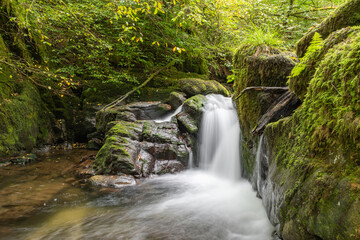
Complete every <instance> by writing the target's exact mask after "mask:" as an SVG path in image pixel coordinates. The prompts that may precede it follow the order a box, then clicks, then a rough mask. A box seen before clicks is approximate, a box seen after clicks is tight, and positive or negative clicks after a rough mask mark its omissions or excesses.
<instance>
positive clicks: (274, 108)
mask: <svg viewBox="0 0 360 240" xmlns="http://www.w3.org/2000/svg"><path fill="white" fill-rule="evenodd" d="M300 105H301V100H300V99H299V98H298V97H297V96H296V95H295V94H294V93H292V92H290V91H289V90H287V91H286V92H285V93H284V94H283V95H281V96H280V97H279V99H278V100H277V101H276V102H275V103H274V104H273V105H271V106H270V107H269V109H268V110H267V111H266V113H265V114H264V115H263V116H262V117H261V118H260V120H259V121H258V124H257V126H256V128H255V129H254V130H253V131H252V134H253V135H261V134H262V133H263V132H264V130H265V127H266V126H267V125H268V124H269V123H271V122H276V121H278V120H279V119H281V118H284V117H287V116H289V115H290V114H292V113H293V112H294V110H295V109H297V108H298V107H299V106H300Z"/></svg>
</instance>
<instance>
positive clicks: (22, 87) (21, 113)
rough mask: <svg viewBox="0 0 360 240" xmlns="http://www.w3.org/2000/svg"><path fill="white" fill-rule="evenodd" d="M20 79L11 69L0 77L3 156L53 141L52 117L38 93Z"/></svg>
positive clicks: (0, 122)
mask: <svg viewBox="0 0 360 240" xmlns="http://www.w3.org/2000/svg"><path fill="white" fill-rule="evenodd" d="M5 69H7V68H6V67H5V66H4V68H3V70H5ZM19 77H20V76H18V75H17V73H15V72H13V71H11V70H9V69H7V70H5V71H3V72H2V74H1V75H0V89H1V90H0V133H1V134H0V156H3V155H6V154H13V153H15V152H17V151H21V150H28V151H30V150H31V149H32V148H33V147H34V146H36V145H37V144H41V143H51V142H52V133H51V126H50V114H49V113H48V112H46V110H45V109H46V108H45V106H44V105H43V104H42V102H41V98H40V95H39V92H38V90H37V89H36V87H34V85H32V84H31V83H30V81H29V80H27V79H23V80H22V81H21V82H19Z"/></svg>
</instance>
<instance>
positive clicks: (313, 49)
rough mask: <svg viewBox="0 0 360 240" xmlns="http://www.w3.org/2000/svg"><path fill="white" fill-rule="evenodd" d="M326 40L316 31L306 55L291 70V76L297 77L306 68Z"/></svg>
mask: <svg viewBox="0 0 360 240" xmlns="http://www.w3.org/2000/svg"><path fill="white" fill-rule="evenodd" d="M323 45H324V40H323V39H322V37H321V35H320V33H318V32H315V34H314V36H313V39H312V40H311V42H310V46H309V47H308V48H307V50H306V53H305V55H304V57H302V58H300V62H299V63H298V64H296V66H295V67H294V69H293V70H292V72H291V77H297V76H299V75H300V74H301V72H302V71H304V69H305V68H306V65H307V63H308V61H309V60H311V59H313V58H314V55H315V54H316V53H317V52H318V51H319V50H320V49H321V48H322V47H323Z"/></svg>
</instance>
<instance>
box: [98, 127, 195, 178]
mask: <svg viewBox="0 0 360 240" xmlns="http://www.w3.org/2000/svg"><path fill="white" fill-rule="evenodd" d="M107 126H108V128H110V129H109V130H108V131H107V133H106V140H105V144H104V145H103V147H102V148H101V149H100V151H99V152H98V154H97V156H96V159H95V169H96V171H97V172H98V173H100V174H117V175H119V174H120V175H121V174H130V175H134V176H144V177H147V176H149V175H150V174H154V173H156V172H157V171H158V170H156V169H155V166H157V165H156V163H157V161H164V160H171V161H176V162H179V163H181V165H184V166H185V165H186V164H187V160H188V156H189V149H188V147H187V146H188V144H190V140H189V139H188V137H187V136H186V134H183V133H181V132H180V131H179V129H178V126H177V124H176V121H173V122H162V123H156V122H154V121H136V122H126V121H114V122H110V123H109V124H108V125H107ZM179 169H181V168H179Z"/></svg>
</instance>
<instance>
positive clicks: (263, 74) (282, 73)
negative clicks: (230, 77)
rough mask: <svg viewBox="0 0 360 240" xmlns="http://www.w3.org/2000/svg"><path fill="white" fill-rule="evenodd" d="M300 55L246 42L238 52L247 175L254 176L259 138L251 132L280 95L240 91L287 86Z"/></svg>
mask: <svg viewBox="0 0 360 240" xmlns="http://www.w3.org/2000/svg"><path fill="white" fill-rule="evenodd" d="M295 62H296V58H295V57H294V55H293V54H291V53H282V52H281V51H279V50H278V49H275V48H272V47H264V46H262V47H252V46H250V45H243V46H240V47H239V48H238V50H237V51H236V53H235V56H234V61H233V63H234V71H235V82H234V89H235V93H234V96H235V102H236V106H237V110H238V115H239V121H240V126H241V130H242V134H243V141H242V142H241V144H242V149H243V151H242V153H241V154H242V159H243V166H242V170H243V175H244V176H250V175H251V173H252V169H253V167H254V163H255V154H256V143H257V142H258V140H259V138H258V137H257V136H253V135H252V134H251V132H252V130H253V129H254V128H255V127H256V124H257V122H258V120H259V119H260V117H261V116H262V115H263V114H265V112H266V111H267V110H268V109H269V107H270V106H271V105H272V104H273V103H274V102H275V101H276V100H277V99H278V97H280V94H270V93H264V92H257V91H247V92H245V93H244V94H243V95H242V96H241V97H238V96H239V94H240V93H241V92H242V91H243V90H244V89H245V88H247V87H251V86H265V87H283V86H286V82H287V78H288V76H289V74H290V73H291V70H292V68H293V67H294V66H295Z"/></svg>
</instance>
